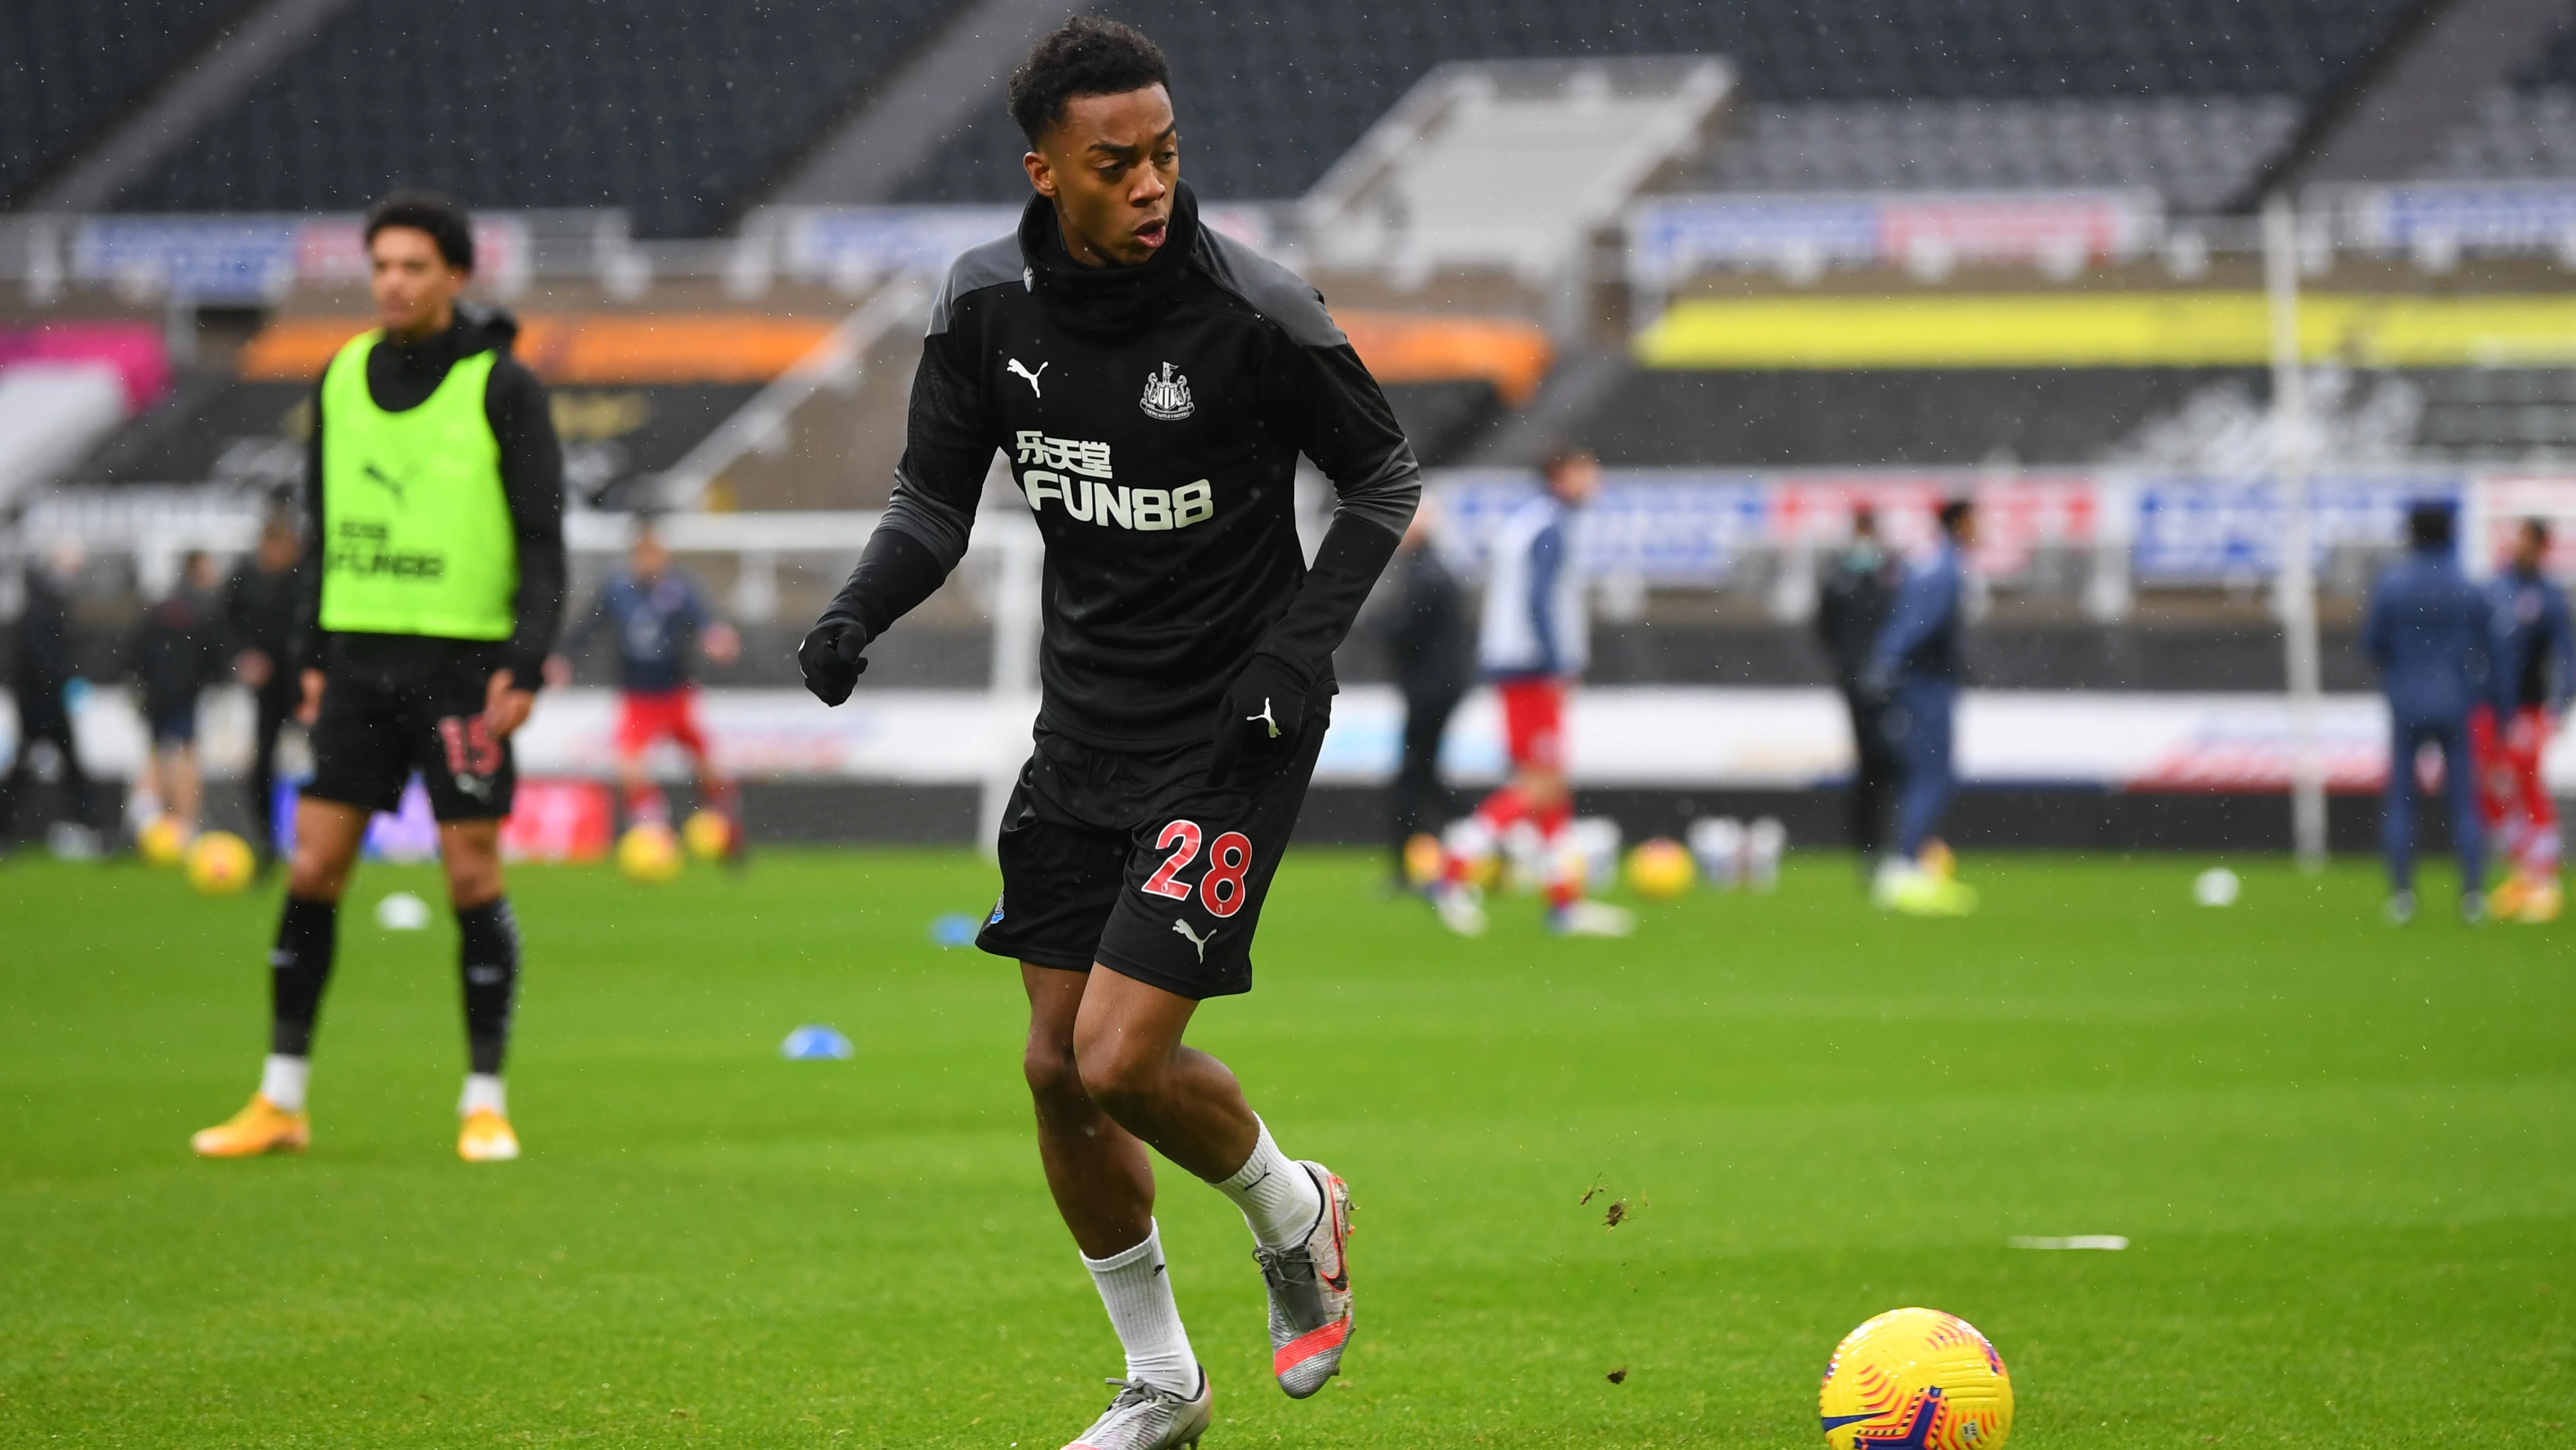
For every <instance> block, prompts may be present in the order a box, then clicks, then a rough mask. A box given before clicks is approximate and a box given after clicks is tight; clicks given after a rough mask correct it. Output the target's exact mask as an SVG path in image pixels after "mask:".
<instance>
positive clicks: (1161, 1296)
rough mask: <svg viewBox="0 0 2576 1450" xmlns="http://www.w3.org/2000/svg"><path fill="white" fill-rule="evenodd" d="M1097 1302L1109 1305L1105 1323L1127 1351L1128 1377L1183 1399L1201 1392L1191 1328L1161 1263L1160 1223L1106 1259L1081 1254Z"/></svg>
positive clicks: (1106, 1306) (1169, 1276)
mask: <svg viewBox="0 0 2576 1450" xmlns="http://www.w3.org/2000/svg"><path fill="white" fill-rule="evenodd" d="M1082 1266H1083V1267H1084V1268H1086V1269H1089V1270H1090V1271H1091V1282H1092V1283H1093V1284H1094V1285H1096V1286H1097V1287H1098V1288H1099V1290H1100V1302H1101V1304H1102V1305H1103V1306H1104V1307H1105V1308H1107V1309H1108V1310H1109V1325H1110V1327H1111V1328H1113V1329H1115V1330H1117V1331H1118V1343H1119V1344H1120V1346H1122V1347H1123V1348H1125V1349H1126V1351H1127V1378H1129V1379H1131V1380H1140V1381H1142V1382H1144V1383H1146V1384H1149V1385H1152V1386H1154V1387H1155V1388H1156V1389H1162V1390H1170V1391H1171V1392H1172V1393H1173V1394H1176V1395H1180V1396H1182V1397H1184V1398H1187V1397H1189V1396H1191V1395H1195V1394H1197V1393H1198V1391H1199V1362H1198V1357H1197V1356H1196V1355H1194V1354H1192V1353H1190V1335H1189V1331H1188V1330H1185V1329H1183V1328H1182V1327H1181V1310H1180V1306H1179V1305H1178V1304H1175V1303H1173V1302H1172V1276H1171V1274H1170V1273H1169V1272H1168V1271H1167V1270H1166V1269H1165V1268H1164V1265H1163V1228H1162V1225H1161V1224H1155V1225H1154V1226H1153V1227H1152V1228H1151V1229H1149V1230H1148V1231H1147V1232H1146V1234H1145V1241H1144V1242H1143V1243H1141V1244H1138V1245H1137V1246H1136V1247H1134V1248H1132V1249H1128V1250H1125V1251H1124V1252H1121V1253H1115V1254H1111V1255H1110V1256H1109V1257H1108V1258H1105V1259H1094V1258H1085V1259H1083V1261H1082Z"/></svg>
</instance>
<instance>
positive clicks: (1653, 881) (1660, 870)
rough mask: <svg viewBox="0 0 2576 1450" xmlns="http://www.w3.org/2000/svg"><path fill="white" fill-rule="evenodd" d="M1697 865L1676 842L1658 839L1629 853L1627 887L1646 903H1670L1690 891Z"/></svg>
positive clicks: (1640, 845)
mask: <svg viewBox="0 0 2576 1450" xmlns="http://www.w3.org/2000/svg"><path fill="white" fill-rule="evenodd" d="M1698 875H1699V863H1698V862H1696V861H1694V860H1692V859H1691V853H1690V852H1689V851H1688V850H1686V849H1684V848H1683V846H1682V843H1681V842H1679V841H1674V840H1669V839H1667V838H1665V837H1662V836H1657V837H1655V838H1654V839H1653V840H1651V841H1640V842H1638V843H1637V849H1635V850H1633V851H1630V852H1629V853H1628V885H1629V886H1630V887H1631V888H1632V889H1634V890H1635V891H1636V893H1637V894H1638V895H1639V896H1642V897H1644V898H1646V899H1647V900H1648V901H1670V900H1672V899H1673V898H1674V897H1676V896H1679V895H1681V894H1682V893H1683V892H1685V891H1688V890H1690V887H1691V882H1692V880H1693V879H1694V878H1696V877H1697V876H1698Z"/></svg>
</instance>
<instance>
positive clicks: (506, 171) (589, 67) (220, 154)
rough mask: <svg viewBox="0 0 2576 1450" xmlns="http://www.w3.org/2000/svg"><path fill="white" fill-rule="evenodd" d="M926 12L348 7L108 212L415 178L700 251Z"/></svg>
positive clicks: (699, 6)
mask: <svg viewBox="0 0 2576 1450" xmlns="http://www.w3.org/2000/svg"><path fill="white" fill-rule="evenodd" d="M941 13H942V7H941V6H939V5H938V4H936V3H935V0H879V3H875V4H871V5H868V6H866V7H853V6H847V5H838V4H831V3H827V0H771V3H766V4H760V5H729V4H725V3H722V0H624V3H620V4H616V5H609V4H604V3H581V4H569V5H560V6H550V7H543V8H539V9H529V8H527V7H524V6H519V5H513V4H508V3H505V0H460V3H457V4H453V5H444V6H436V7H427V8H424V7H422V6H420V5H416V4H410V3H406V0H351V3H350V4H349V5H348V7H347V8H346V9H344V10H342V11H341V12H340V13H339V14H338V15H336V16H335V17H333V18H332V20H331V21H329V22H328V23H327V24H326V25H325V26H324V27H323V28H322V29H321V31H320V32H319V33H317V34H316V35H315V37H314V38H313V40H312V41H311V42H310V43H308V44H307V45H306V46H305V47H304V48H303V49H302V50H301V51H299V52H298V53H297V54H296V55H295V56H294V57H293V58H292V59H290V60H289V61H287V62H286V63H285V64H283V65H281V66H279V67H278V68H277V69H276V70H274V71H272V72H271V73H269V74H268V75H267V76H265V77H263V78H262V79H261V81H260V82H259V84H258V85H256V86H254V87H253V88H252V89H251V91H250V92H249V93H248V94H247V95H245V96H243V97H242V98H241V99H240V100H239V101H237V102H235V103H234V104H233V105H232V106H231V107H230V108H229V109H228V110H226V111H225V112H224V113H223V114H222V115H221V116H219V117H217V118H216V119H215V120H214V121H213V122H211V123H210V124H208V125H207V126H206V127H205V128H204V129H202V130H201V131H199V132H198V133H197V134H196V135H194V136H192V137H191V138H190V139H189V140H188V141H187V143H186V144H184V145H183V146H181V147H180V148H179V149H178V150H177V151H175V152H174V153H173V154H172V155H171V156H170V157H169V158H168V159H167V160H166V161H165V162H164V163H163V164H162V165H161V166H160V167H159V168H158V169H157V170H156V171H154V172H153V173H152V174H151V175H150V176H148V177H147V178H146V179H144V180H143V181H141V182H139V183H137V184H136V185H135V186H133V187H132V188H130V189H129V190H128V191H127V192H126V193H125V195H123V196H122V197H120V198H119V201H118V205H119V207H120V209H122V210H127V211H347V210H354V209H356V208H359V207H362V206H364V205H366V203H367V202H369V201H371V200H373V199H374V198H376V197H378V196H380V195H382V194H383V193H384V192H386V191H388V190H390V189H391V188H393V187H395V186H398V185H404V184H412V185H424V186H434V187H438V188H440V189H442V190H445V191H448V192H450V193H452V194H454V195H456V196H457V197H459V198H460V199H462V200H464V201H465V202H466V203H468V204H469V205H474V206H483V207H496V208H542V207H624V208H626V209H627V210H628V211H629V213H630V214H631V216H632V219H633V225H634V230H635V234H636V235H638V236H644V237H667V236H704V235H708V234H711V233H713V232H714V231H715V230H717V229H718V228H719V227H721V226H722V225H723V224H724V223H726V222H727V221H729V220H730V219H731V218H732V216H733V215H734V214H735V212H736V211H738V210H739V209H740V208H741V207H742V205H743V204H744V203H745V202H746V201H747V200H748V199H749V198H750V197H751V196H753V195H754V194H756V192H757V191H758V189H759V188H760V187H761V186H762V185H763V184H764V183H766V182H768V181H769V180H771V179H772V178H774V177H775V176H776V175H777V174H778V173H779V171H780V170H781V169H782V168H783V167H785V166H786V165H788V164H789V163H791V162H792V161H793V159H794V158H795V156H796V155H797V153H798V152H799V151H800V149H801V148H803V147H804V146H806V145H807V144H809V143H811V142H812V141H813V139H814V138H815V137H816V136H817V135H818V134H819V133H820V132H821V130H822V128H823V127H825V126H826V125H828V124H830V123H831V121H832V120H833V119H834V118H836V117H837V116H839V115H841V114H842V113H844V112H845V111H846V110H847V109H848V108H849V107H850V106H851V105H853V104H854V103H855V102H856V101H857V100H858V99H859V98H860V97H861V96H863V95H864V94H865V92H866V91H867V89H868V87H869V86H870V85H871V84H872V83H873V82H874V81H875V80H876V79H877V77H878V76H880V75H881V74H883V73H885V72H886V71H887V70H888V69H889V68H891V67H892V66H893V65H895V64H897V63H899V62H900V61H901V60H902V59H903V58H904V57H905V56H906V55H907V54H908V53H909V52H910V50H911V48H912V47H913V46H914V44H915V43H917V42H918V41H919V40H920V39H921V38H922V37H923V36H925V35H927V34H928V33H929V31H930V29H931V27H932V25H933V24H934V22H935V21H936V20H937V19H938V18H939V16H940V14H941ZM680 59H688V60H689V61H690V63H687V64H679V63H674V62H675V61H677V60H680Z"/></svg>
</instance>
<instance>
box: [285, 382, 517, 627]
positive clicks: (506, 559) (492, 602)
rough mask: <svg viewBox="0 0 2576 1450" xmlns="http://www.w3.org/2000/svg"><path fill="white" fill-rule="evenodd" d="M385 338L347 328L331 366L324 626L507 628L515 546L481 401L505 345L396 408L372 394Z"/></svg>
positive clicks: (325, 450)
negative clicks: (378, 349)
mask: <svg viewBox="0 0 2576 1450" xmlns="http://www.w3.org/2000/svg"><path fill="white" fill-rule="evenodd" d="M383 336H384V334H383V333H381V332H369V333H367V334H366V335H364V336H362V337H357V338H353V339H351V340H350V342H349V344H348V345H347V346H346V347H343V348H341V349H340V351H339V354H338V355H337V356H335V357H333V358H332V359H331V366H330V368H329V369H328V370H327V371H325V372H324V373H323V374H322V525H323V532H324V537H323V540H322V627H323V628H324V629H327V630H332V631H355V632H358V633H363V634H425V635H433V636H436V637H439V638H442V639H482V640H493V639H508V638H509V637H510V635H511V632H512V631H513V630H514V629H515V628H516V627H517V620H516V619H515V617H514V613H515V611H514V610H513V608H512V599H513V597H514V596H515V595H516V594H517V592H518V587H519V546H518V538H517V536H516V534H515V533H513V531H512V530H511V527H510V503H509V497H508V495H507V494H506V493H505V492H504V490H503V488H502V486H501V440H500V439H498V438H496V437H494V436H493V435H492V422H491V420H490V419H489V418H488V417H486V416H485V415H484V412H483V393H484V389H485V387H486V386H487V385H488V384H489V383H490V382H491V378H492V365H493V363H494V362H496V361H498V360H499V358H500V354H499V352H497V351H490V352H478V353H476V354H474V355H473V356H471V357H468V358H466V359H464V360H462V361H460V362H458V363H457V364H456V365H455V366H454V367H452V368H449V369H448V370H447V376H446V378H445V379H444V380H442V381H441V382H440V383H439V385H438V390H437V391H436V392H433V393H431V394H430V395H429V398H428V400H427V401H425V402H423V403H422V404H421V405H420V406H419V407H416V408H410V409H406V410H405V411H403V412H400V413H389V412H386V411H385V410H384V409H382V408H379V407H377V406H376V400H375V399H374V398H372V397H370V396H368V393H367V353H368V352H369V351H370V350H371V349H373V348H374V347H375V345H376V343H377V341H378V339H380V338H382V337H383Z"/></svg>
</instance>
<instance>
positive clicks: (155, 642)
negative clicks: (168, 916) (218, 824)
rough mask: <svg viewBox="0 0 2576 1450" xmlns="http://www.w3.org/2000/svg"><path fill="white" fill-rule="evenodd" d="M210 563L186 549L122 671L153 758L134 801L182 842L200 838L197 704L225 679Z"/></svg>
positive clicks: (148, 612) (199, 552)
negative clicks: (143, 801) (138, 701)
mask: <svg viewBox="0 0 2576 1450" xmlns="http://www.w3.org/2000/svg"><path fill="white" fill-rule="evenodd" d="M215 589H216V576H215V565H214V561H213V560H212V559H210V558H208V557H207V556H206V554H205V552H204V551H203V550H190V551H189V553H188V557H187V558H186V560H185V561H184V562H182V563H181V565H180V567H179V582H178V584H177V585H176V586H175V587H173V588H172V589H171V591H170V592H169V593H168V594H166V595H164V596H162V598H161V599H160V601H159V602H158V603H155V604H154V605H153V606H152V607H151V608H150V609H147V610H145V611H144V612H143V622H142V624H140V625H139V626H137V627H136V629H135V631H134V642H133V643H132V644H131V645H130V646H129V647H128V649H127V654H126V667H127V669H128V670H129V671H130V672H131V673H132V674H133V676H134V681H135V683H136V685H138V686H139V687H140V688H141V689H142V692H143V723H144V728H145V729H146V730H147V731H149V732H150V739H151V751H150V753H149V754H147V755H146V756H144V758H143V771H142V775H141V778H140V779H138V780H137V781H136V782H135V792H136V795H137V797H138V798H139V799H140V798H148V799H149V801H150V804H151V805H152V807H153V809H154V810H155V811H156V812H157V813H158V816H159V818H160V819H163V820H166V821H169V822H171V823H172V824H173V825H175V826H176V827H177V839H178V841H179V842H180V843H185V842H187V841H189V840H192V839H194V838H195V836H196V834H197V826H198V817H199V815H200V813H201V811H202V809H203V806H204V794H205V782H204V778H203V776H202V775H201V773H200V772H199V769H198V765H197V701H198V697H199V696H201V695H203V694H204V693H205V692H206V689H207V687H208V686H210V685H213V684H214V683H215V682H216V681H218V680H220V679H222V678H223V676H224V652H223V635H222V630H221V627H220V625H219V624H218V622H217V620H216V618H215V597H214V595H215Z"/></svg>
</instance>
